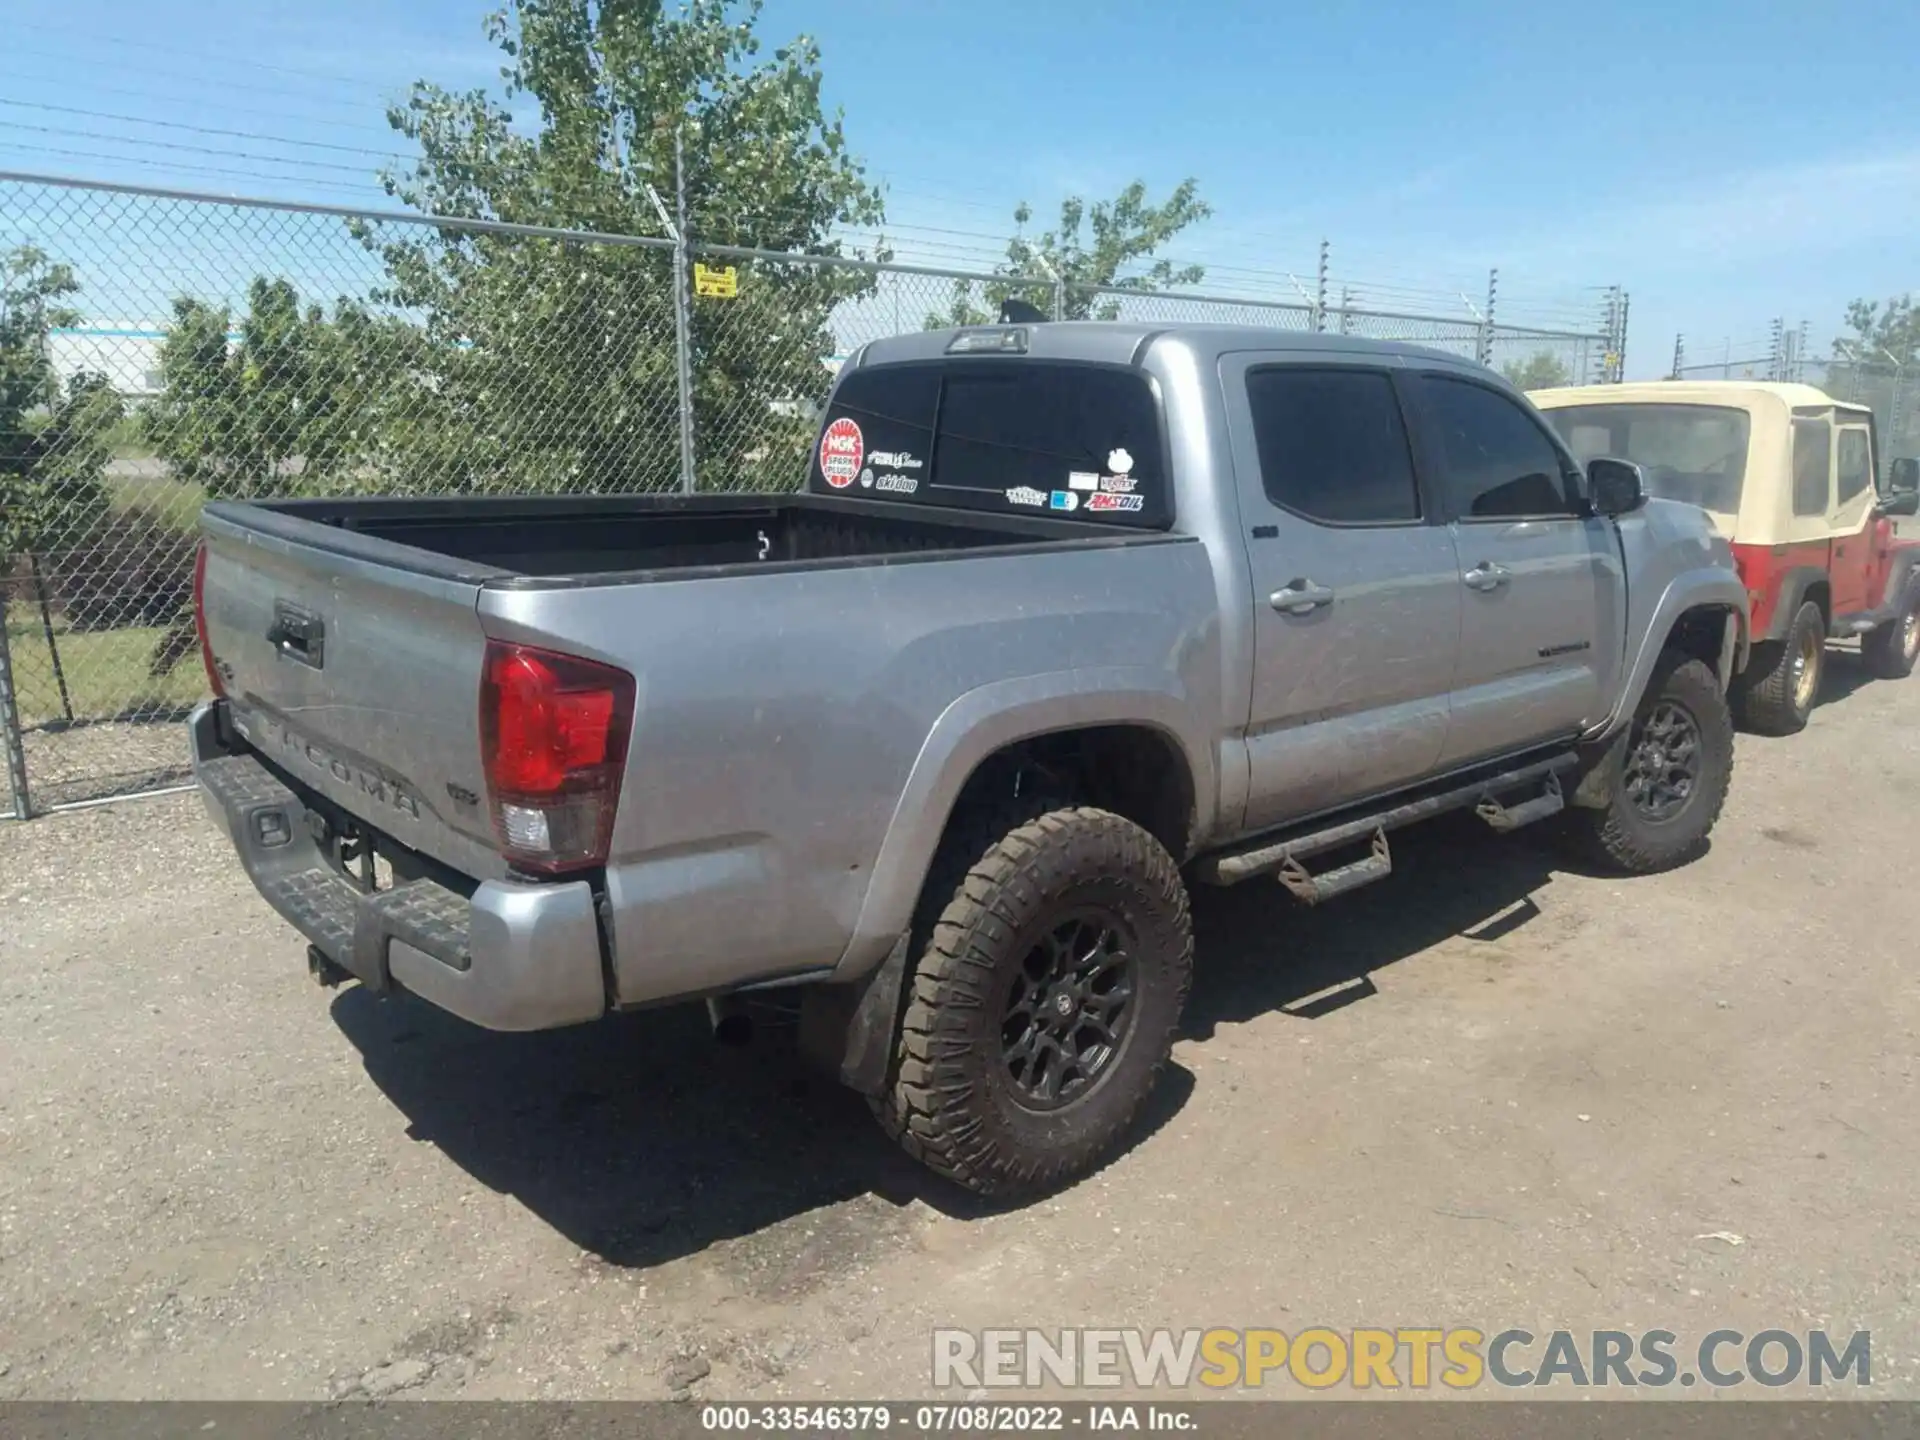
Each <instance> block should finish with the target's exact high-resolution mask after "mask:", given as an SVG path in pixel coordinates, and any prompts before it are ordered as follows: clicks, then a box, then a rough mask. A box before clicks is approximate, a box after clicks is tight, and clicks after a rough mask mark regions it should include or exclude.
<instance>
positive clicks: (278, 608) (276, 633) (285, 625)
mask: <svg viewBox="0 0 1920 1440" xmlns="http://www.w3.org/2000/svg"><path fill="white" fill-rule="evenodd" d="M326 642H327V622H326V621H324V620H322V619H321V618H320V617H319V616H318V615H312V614H309V613H308V612H307V611H305V610H302V609H301V608H300V607H299V606H298V605H290V604H288V603H287V602H286V601H285V600H276V601H274V603H273V623H272V624H271V625H269V626H267V643H268V644H269V645H271V646H273V648H274V649H275V650H277V651H278V652H279V653H280V654H281V655H284V656H285V657H286V658H287V659H289V660H294V661H297V662H298V663H300V664H302V665H310V666H312V667H313V668H314V669H315V670H318V669H321V668H322V667H323V666H325V665H326V663H327V650H326Z"/></svg>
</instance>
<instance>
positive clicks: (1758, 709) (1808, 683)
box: [1739, 600, 1827, 735]
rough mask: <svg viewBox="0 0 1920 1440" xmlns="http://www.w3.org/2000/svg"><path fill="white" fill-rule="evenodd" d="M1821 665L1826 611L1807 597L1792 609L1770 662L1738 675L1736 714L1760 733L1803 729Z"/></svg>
mask: <svg viewBox="0 0 1920 1440" xmlns="http://www.w3.org/2000/svg"><path fill="white" fill-rule="evenodd" d="M1826 670H1827V617H1826V616H1825V615H1824V614H1822V613H1821V610H1820V607H1819V606H1818V605H1816V604H1814V602H1813V601H1811V600H1809V601H1807V602H1806V603H1805V604H1803V605H1802V606H1801V607H1800V608H1799V609H1798V610H1797V611H1795V612H1794V616H1793V623H1792V624H1791V625H1789V626H1788V627H1787V637H1786V642H1785V643H1784V644H1783V645H1781V647H1780V648H1779V650H1778V651H1777V652H1776V653H1775V654H1774V656H1773V660H1772V664H1771V666H1770V667H1769V668H1768V669H1766V670H1763V671H1759V672H1758V673H1756V672H1755V671H1754V670H1753V669H1751V668H1750V669H1749V670H1748V671H1747V673H1746V674H1745V675H1742V676H1741V677H1740V691H1739V710H1740V720H1741V722H1742V723H1743V724H1744V725H1746V726H1747V728H1748V729H1750V730H1756V731H1758V732H1759V733H1760V734H1762V735H1792V734H1796V733H1797V732H1799V731H1801V730H1804V729H1806V727H1807V719H1808V717H1809V716H1811V715H1812V714H1813V707H1814V703H1815V702H1816V701H1817V700H1818V699H1819V698H1820V681H1821V679H1822V677H1824V676H1825V674H1826Z"/></svg>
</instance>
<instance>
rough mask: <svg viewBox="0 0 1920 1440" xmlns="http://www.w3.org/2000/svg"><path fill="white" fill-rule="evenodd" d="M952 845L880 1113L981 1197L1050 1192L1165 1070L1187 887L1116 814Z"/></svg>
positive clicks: (1120, 1129) (1108, 1139) (1100, 1149)
mask: <svg viewBox="0 0 1920 1440" xmlns="http://www.w3.org/2000/svg"><path fill="white" fill-rule="evenodd" d="M968 836H971V837H972V838H971V839H968V838H967V837H968ZM955 838H956V841H957V844H955V845H950V846H949V847H948V851H949V854H948V856H947V859H948V860H949V862H952V861H958V862H959V863H958V864H957V865H952V864H951V863H950V864H949V865H948V866H942V867H941V870H942V871H943V872H944V873H943V874H937V875H936V876H935V877H933V878H931V879H930V880H929V889H930V892H932V891H933V887H935V886H945V887H946V888H945V891H944V894H941V893H930V894H929V896H928V899H929V901H930V902H931V904H932V905H939V906H941V907H942V908H940V909H939V910H938V912H937V913H938V919H937V920H936V921H935V922H934V923H933V924H932V926H931V927H930V931H929V932H928V933H927V934H926V937H925V947H926V948H925V949H924V950H923V951H922V953H921V955H920V958H919V963H918V964H917V966H916V967H915V969H914V972H913V975H912V978H911V981H910V987H911V988H910V991H909V997H908V1003H907V1009H906V1015H905V1019H904V1021H903V1023H902V1026H901V1031H900V1036H899V1040H898V1046H897V1049H896V1052H895V1060H894V1066H893V1074H892V1076H891V1083H890V1084H889V1086H888V1088H887V1090H886V1091H885V1092H884V1093H883V1094H882V1095H881V1096H880V1097H879V1098H878V1099H877V1100H876V1101H875V1104H874V1111H875V1114H876V1115H877V1116H878V1117H879V1119H880V1122H881V1124H882V1125H884V1126H885V1127H886V1129H887V1131H888V1132H889V1133H890V1134H892V1135H893V1136H894V1138H895V1139H896V1140H898V1141H899V1143H900V1144H901V1146H902V1147H904V1148H905V1149H906V1151H907V1153H909V1154H910V1155H912V1156H913V1157H914V1158H915V1159H916V1160H919V1161H920V1162H921V1163H922V1164H925V1165H927V1166H929V1167H930V1168H932V1169H934V1170H936V1171H938V1172H939V1173H940V1174H942V1175H945V1176H946V1177H948V1178H949V1179H951V1180H955V1181H957V1182H958V1183H960V1184H962V1185H964V1186H966V1187H967V1188H968V1189H971V1190H975V1191H978V1192H980V1193H981V1194H985V1195H1016V1194H1024V1193H1032V1192H1038V1191H1045V1190H1049V1189H1053V1188H1055V1187H1057V1186H1059V1185H1061V1184H1064V1183H1065V1182H1066V1181H1068V1180H1071V1179H1074V1178H1076V1177H1078V1176H1079V1175H1082V1174H1084V1173H1086V1172H1087V1171H1088V1170H1090V1169H1092V1168H1093V1167H1094V1166H1095V1164H1097V1163H1098V1161H1099V1160H1100V1158H1101V1157H1102V1156H1103V1155H1104V1154H1105V1153H1106V1152H1107V1151H1108V1150H1109V1149H1110V1148H1111V1147H1112V1146H1113V1145H1114V1144H1115V1142H1117V1141H1118V1140H1119V1139H1120V1137H1121V1136H1122V1135H1123V1134H1124V1133H1125V1131H1126V1130H1127V1128H1128V1127H1129V1126H1130V1125H1131V1124H1132V1122H1133V1119H1134V1117H1135V1115H1136V1114H1137V1113H1138V1112H1139V1109H1140V1106H1141V1104H1142V1102H1144V1101H1145V1099H1146V1098H1147V1095H1148V1094H1149V1093H1150V1092H1151V1091H1152V1089H1153V1086H1154V1082H1155V1080H1156V1079H1157V1077H1158V1076H1159V1073H1160V1068H1161V1066H1162V1065H1164V1064H1165V1063H1166V1060H1167V1055H1168V1052H1169V1051H1170V1049H1171V1048H1172V1044H1173V1034H1174V1029H1175V1027H1176V1026H1177V1025H1178V1024H1179V1020H1180V1011H1181V1008H1182V1006H1183V1005H1184V1004H1185V1003H1186V996H1187V986H1188V984H1189V982H1190V980H1191V977H1192V972H1193V936H1192V931H1191V927H1190V924H1189V921H1188V914H1187V892H1186V888H1185V886H1184V885H1183V884H1182V882H1181V879H1180V872H1179V869H1178V867H1177V866H1176V865H1175V864H1174V862H1173V858H1172V857H1171V856H1170V855H1168V854H1167V852H1166V851H1165V850H1164V849H1163V848H1162V847H1161V846H1160V844H1159V842H1158V841H1156V840H1155V839H1154V838H1153V837H1152V836H1151V835H1149V834H1148V833H1147V832H1146V831H1144V830H1142V829H1141V828H1140V827H1139V826H1138V825H1135V824H1134V823H1133V822H1132V821H1130V820H1126V819H1123V818H1122V817H1121V816H1118V815H1114V814H1111V813H1109V812H1108V811H1105V810H1095V809H1091V808H1089V807H1085V806H1072V807H1066V808H1061V809H1055V810H1049V811H1048V812H1047V813H1045V814H1042V815H1039V816H1037V817H1035V818H1032V819H1026V820H1023V821H1021V822H1019V823H1015V824H1014V825H1012V827H1011V828H1009V829H1007V830H1005V831H1004V832H1003V833H999V834H996V835H991V836H983V835H981V834H980V833H979V831H978V829H977V828H975V827H972V826H968V825H964V824H963V825H962V826H961V827H960V834H959V835H957V836H956V837H955ZM968 851H971V852H972V853H971V854H968V853H967V852H968ZM956 870H958V871H959V874H958V877H957V880H956V877H955V871H956ZM943 901H944V904H942V902H943Z"/></svg>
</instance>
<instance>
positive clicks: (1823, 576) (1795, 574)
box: [1754, 565, 1833, 640]
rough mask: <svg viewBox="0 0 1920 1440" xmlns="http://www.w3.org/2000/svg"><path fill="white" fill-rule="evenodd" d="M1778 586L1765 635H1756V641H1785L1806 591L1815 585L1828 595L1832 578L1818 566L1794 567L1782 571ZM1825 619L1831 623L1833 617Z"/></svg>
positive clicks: (1831, 588) (1829, 616) (1831, 586)
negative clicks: (1825, 590)
mask: <svg viewBox="0 0 1920 1440" xmlns="http://www.w3.org/2000/svg"><path fill="white" fill-rule="evenodd" d="M1779 584H1780V599H1779V600H1778V601H1777V602H1776V603H1775V605H1774V607H1773V614H1772V615H1770V616H1769V617H1768V618H1767V630H1766V633H1765V634H1764V635H1756V636H1755V637H1754V638H1755V639H1756V640H1784V639H1786V638H1787V630H1788V629H1789V628H1790V627H1791V626H1792V624H1793V617H1794V616H1795V615H1797V614H1799V613H1800V606H1801V604H1802V603H1803V602H1804V601H1805V600H1806V598H1807V591H1808V590H1810V589H1812V588H1813V587H1814V586H1815V585H1825V586H1826V587H1827V590H1828V593H1829V594H1831V593H1832V590H1833V579H1832V577H1831V576H1830V575H1828V573H1827V572H1826V571H1825V570H1822V569H1821V568H1820V567H1819V566H1818V565H1796V566H1794V567H1793V569H1791V570H1785V571H1782V572H1781V574H1780V579H1779ZM1829 605H1831V602H1829ZM1827 619H1828V620H1829V621H1831V620H1832V619H1833V616H1832V615H1831V614H1829V615H1828V616H1827Z"/></svg>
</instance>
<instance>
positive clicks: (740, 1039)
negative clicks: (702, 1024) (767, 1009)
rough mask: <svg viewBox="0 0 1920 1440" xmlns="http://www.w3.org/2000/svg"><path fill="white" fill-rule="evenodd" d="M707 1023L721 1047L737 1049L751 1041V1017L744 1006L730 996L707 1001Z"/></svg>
mask: <svg viewBox="0 0 1920 1440" xmlns="http://www.w3.org/2000/svg"><path fill="white" fill-rule="evenodd" d="M707 1023H708V1024H709V1025H711V1026H712V1027H713V1038H714V1040H715V1041H716V1042H718V1043H719V1044H721V1045H726V1046H730V1047H735V1048H738V1047H739V1046H742V1045H745V1044H747V1043H748V1042H749V1041H751V1040H752V1039H753V1017H752V1016H751V1015H749V1014H748V1013H747V1007H746V1005H745V1004H744V1003H743V1002H742V1001H740V1000H738V999H736V998H734V997H733V996H731V995H722V996H720V997H718V998H717V999H713V1000H709V1001H707Z"/></svg>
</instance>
